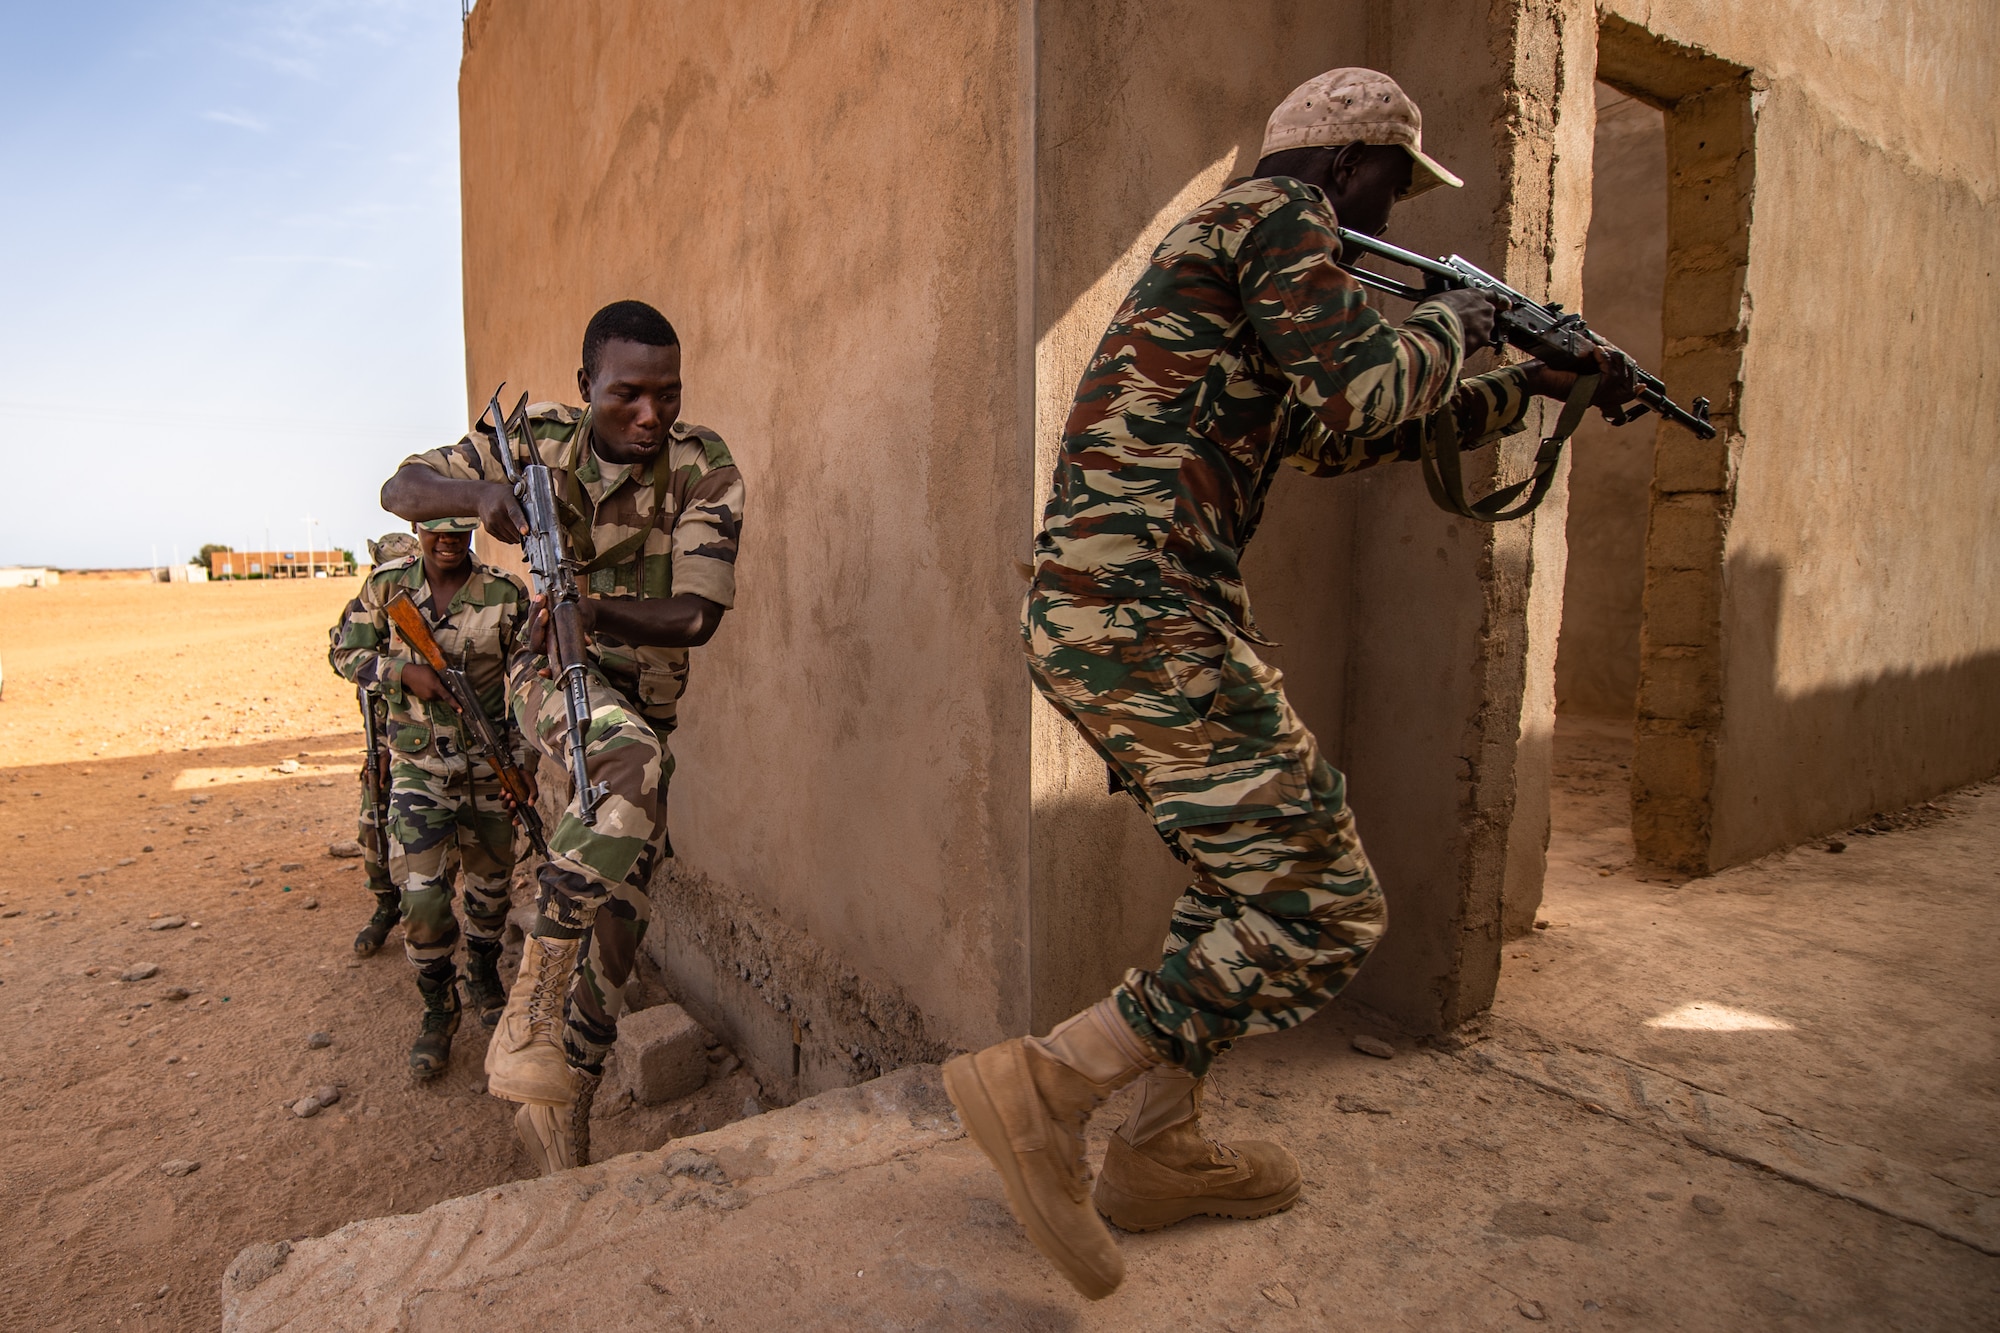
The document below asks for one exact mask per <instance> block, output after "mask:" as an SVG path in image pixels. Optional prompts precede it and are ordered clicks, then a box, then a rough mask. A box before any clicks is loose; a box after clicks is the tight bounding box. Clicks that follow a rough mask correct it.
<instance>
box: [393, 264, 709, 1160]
mask: <svg viewBox="0 0 2000 1333" xmlns="http://www.w3.org/2000/svg"><path fill="white" fill-rule="evenodd" d="M582 361H583V366H582V368H581V369H580V370H578V371H577V377H576V383H577V390H578V392H579V393H580V394H581V395H582V397H583V401H584V404H585V406H584V407H582V408H581V409H578V408H572V407H565V406H561V405H559V404H555V403H543V404H539V405H537V406H535V407H532V408H531V409H530V410H529V412H528V435H529V437H530V438H528V439H527V440H520V439H515V440H514V441H513V444H514V447H515V449H516V450H517V451H521V452H523V453H525V452H526V451H528V450H532V451H533V454H534V458H535V460H536V461H539V462H541V463H543V464H545V465H546V466H547V467H548V468H549V469H550V470H551V471H552V472H553V473H554V474H555V479H556V480H555V484H556V487H557V491H556V493H557V497H558V504H559V508H560V510H561V521H562V522H563V524H564V526H565V535H566V540H567V543H568V548H569V553H570V556H571V558H572V559H574V560H575V561H576V564H577V579H578V583H579V585H580V586H581V587H582V588H583V590H584V592H585V593H586V595H585V596H584V597H583V599H582V602H581V612H582V620H583V627H584V630H585V632H586V634H587V635H588V636H589V639H590V646H589V671H588V675H587V682H588V684H587V688H588V693H589V707H590V719H589V724H588V727H587V729H586V734H585V740H584V755H583V758H584V761H585V763H586V764H587V765H588V768H589V772H590V781H591V783H592V785H593V786H595V785H597V784H600V783H601V784H603V786H604V787H605V789H606V794H605V796H604V798H603V800H602V802H601V803H600V804H599V805H598V806H597V808H596V810H595V812H594V816H593V819H590V820H587V819H585V818H584V817H583V811H582V807H581V805H580V804H579V802H578V799H577V793H576V792H574V791H572V792H570V799H569V803H568V806H567V808H566V809H565V810H564V811H563V813H562V816H561V818H560V819H559V820H557V822H556V825H555V828H554V829H553V830H552V831H551V832H550V834H549V853H550V855H549V860H548V862H547V863H546V864H544V865H543V866H542V868H541V870H540V872H539V877H540V881H541V891H540V895H539V898H538V901H537V904H536V906H537V909H538V911H537V914H536V918H535V925H534V929H533V931H532V935H531V938H530V939H529V940H528V942H527V946H526V948H525V949H524V951H523V953H522V957H521V971H520V974H519V975H518V976H517V977H516V978H515V980H514V988H513V991H512V993H511V994H510V995H509V996H508V998H507V1009H506V1013H505V1015H504V1016H503V1017H502V1019H501V1020H500V1028H499V1031H497V1032H496V1033H494V1036H493V1040H492V1042H490V1043H489V1044H488V1046H487V1049H486V1076H487V1083H486V1087H487V1091H488V1092H491V1093H492V1094H493V1095H494V1096H496V1097H503V1098H506V1099H507V1100H509V1101H515V1102H519V1103H521V1109H520V1110H519V1111H518V1112H516V1114H515V1117H514V1124H515V1129H516V1131H517V1132H518V1133H519V1134H520V1136H521V1141H522V1145H523V1146H524V1147H525V1148H526V1149H527V1150H528V1153H529V1155H530V1156H531V1157H532V1158H533V1159H534V1160H535V1162H536V1164H537V1165H538V1166H539V1167H540V1168H541V1170H542V1171H543V1172H544V1173H547V1172H552V1171H557V1170H561V1169H564V1168H567V1167H571V1166H578V1165H581V1164H583V1163H585V1162H587V1161H589V1159H590V1138H589V1132H590V1108H591V1101H592V1098H593V1097H594V1095H595V1093H596V1090H597V1084H598V1080H599V1079H600V1078H601V1077H602V1073H603V1068H604V1057H605V1056H606V1055H607V1054H608V1053H609V1052H610V1049H611V1045H612V1043H613V1041H615V1040H616V1038H617V1030H618V1028H617V1024H618V1017H619V1015H620V1013H621V1012H622V1010H623V1008H624V993H625V986H626V983H627V982H628V981H629V980H630V978H631V975H632V966H633V963H634V962H635V961H636V959H637V956H638V948H639V941H640V939H641V937H642V936H643V935H644V933H645V929H646V922H647V920H648V917H649V915H650V901H649V899H648V898H647V896H646V886H647V882H648V881H649V880H650V878H651V877H652V873H653V867H654V866H655V864H656V863H657V862H658V859H659V858H660V857H661V856H662V855H667V854H670V853H669V851H668V847H667V784H668V781H669V779H671V778H672V776H673V771H674V760H673V755H672V753H671V751H669V749H668V748H667V737H668V735H669V734H670V733H671V732H672V731H673V729H674V722H675V715H676V711H675V710H676V708H677V706H678V703H679V700H680V696H681V691H682V690H683V689H684V688H685V687H686V685H687V671H688V650H689V649H691V648H695V647H699V646H700V645H702V644H705V643H707V642H708V640H709V638H710V637H711V636H712V635H713V634H714V633H715V630H716V627H717V626H718V625H720V624H721V623H722V616H723V612H724V611H725V610H726V609H727V608H729V607H730V606H733V605H734V604H735V598H736V548H737V537H738V533H739V531H740V529H741V525H742V516H743V478H742V475H741V474H740V473H739V472H738V471H737V468H736V463H735V460H734V459H732V458H731V457H730V455H729V450H728V449H727V447H725V446H724V444H723V442H722V440H721V438H720V437H719V436H717V435H716V434H715V433H714V432H713V431H710V430H707V429H705V428H703V427H700V426H693V425H689V424H687V423H685V422H683V421H681V420H680V406H681V347H680V339H679V337H678V336H677V335H676V334H675V333H674V329H673V326H672V325H671V324H669V323H668V322H667V321H666V319H665V318H664V317H663V316H662V315H661V314H660V312H659V311H657V310H655V309H653V308H652V307H651V306H649V305H645V304H643V303H641V302H638V301H619V302H616V303H615V304H612V305H609V306H606V307H605V308H604V309H602V310H600V311H598V312H597V314H596V315H594V316H592V317H591V320H590V323H589V324H588V325H587V326H586V327H585V329H584V334H583V356H582ZM496 447H497V442H496V440H495V439H494V437H493V434H492V432H491V431H490V430H485V429H482V430H480V431H477V432H475V433H474V434H472V435H469V436H467V437H465V438H464V439H462V440H460V441H459V442H458V443H457V444H456V445H453V446H452V447H450V448H446V449H437V450H433V451H432V452H430V453H427V454H419V455H417V456H416V457H414V458H410V459H408V460H406V461H405V462H404V463H403V466H402V467H401V468H400V469H399V470H398V471H397V473H396V475H395V476H393V477H391V478H390V479H389V482H388V484H387V485H385V486H384V487H383V488H382V505H383V507H384V508H385V509H388V510H389V511H390V512H391V513H394V514H399V515H401V516H402V517H404V518H407V519H412V520H423V519H427V518H431V517H433V516H435V515H439V514H457V513H469V512H475V511H476V512H477V513H478V514H479V517H480V521H481V523H482V524H483V526H484V527H485V529H486V531H487V532H488V534H490V535H491V536H493V537H494V538H496V539H498V540H500V541H503V542H508V543H515V542H519V541H520V540H521V537H522V534H523V532H524V531H525V530H526V527H527V517H526V515H525V514H523V512H522V511H521V507H520V505H519V504H518V503H517V502H516V500H515V497H514V492H513V490H512V488H511V487H509V486H508V485H507V483H506V482H505V480H504V479H503V478H504V469H503V468H502V467H501V465H500V461H499V458H498V455H497V454H496V453H495V449H496ZM522 461H527V460H525V459H523V460H522ZM537 620H538V624H539V623H541V621H540V613H539V612H537ZM533 651H534V653H535V654H536V655H535V656H533V657H531V658H529V659H528V660H527V661H525V662H523V663H521V664H518V665H517V666H516V667H515V668H514V670H513V673H512V677H511V679H510V682H509V695H508V702H509V703H510V705H511V706H512V708H513V712H514V719H515V725H517V726H518V727H519V728H520V729H521V731H522V732H523V733H524V734H525V736H526V737H527V740H528V742H529V743H530V744H531V745H533V746H534V747H535V748H536V749H537V750H539V751H541V752H542V753H543V754H544V755H546V756H548V757H549V758H550V759H551V760H553V761H554V762H555V763H556V764H558V765H559V766H561V767H562V768H563V769H564V771H568V770H569V761H570V755H569V744H570V741H569V729H568V726H567V719H566V714H565V709H564V702H563V698H564V696H563V691H562V689H561V688H560V686H559V684H558V682H557V681H556V680H555V679H553V678H552V674H553V673H552V672H551V669H550V667H549V663H548V660H547V659H546V657H543V656H541V654H542V653H543V652H544V651H546V649H545V646H544V645H543V644H542V642H541V641H540V638H539V636H537V637H536V639H535V641H534V643H533Z"/></svg>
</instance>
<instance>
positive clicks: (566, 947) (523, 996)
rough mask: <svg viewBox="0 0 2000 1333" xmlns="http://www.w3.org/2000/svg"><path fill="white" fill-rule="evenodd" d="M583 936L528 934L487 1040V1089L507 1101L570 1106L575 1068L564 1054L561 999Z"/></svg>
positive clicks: (572, 1097)
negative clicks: (517, 968) (503, 1005)
mask: <svg viewBox="0 0 2000 1333" xmlns="http://www.w3.org/2000/svg"><path fill="white" fill-rule="evenodd" d="M578 944H579V941H577V940H559V939H552V938H549V937H547V936H541V935H530V936H529V937H528V938H527V940H526V942H525V943H524V944H523V946H522V948H521V971H520V973H519V975H517V976H516V977H515V978H514V989H513V990H511V991H509V992H508V993H507V1008H506V1009H505V1010H504V1011H503V1012H502V1013H501V1015H500V1023H499V1026H498V1027H496V1028H495V1029H494V1032H493V1040H492V1041H490V1042H488V1043H487V1044H486V1090H487V1091H488V1092H490V1093H492V1094H493V1095H494V1096H495V1097H505V1098H506V1099H507V1100H508V1101H514V1102H532V1103H540V1104H541V1105H543V1106H568V1105H569V1104H570V1103H571V1102H573V1101H575V1100H576V1074H575V1071H573V1070H572V1069H571V1068H570V1067H569V1058H568V1057H567V1056H565V1055H564V1054H563V1045H562V1025H563V1001H564V999H565V998H567V996H568V995H569V985H570V977H571V975H572V974H573V973H574V972H575V971H576V952H577V946H578Z"/></svg>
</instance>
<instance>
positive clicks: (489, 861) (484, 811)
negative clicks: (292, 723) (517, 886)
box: [389, 757, 514, 977]
mask: <svg viewBox="0 0 2000 1333" xmlns="http://www.w3.org/2000/svg"><path fill="white" fill-rule="evenodd" d="M461 871H462V872H463V886H462V887H463V891H464V903H463V910H464V913H465V935H466V937H467V939H468V940H476V941H485V942H490V943H493V944H498V943H499V941H500V932H501V929H502V927H504V926H505V925H506V924H507V906H508V898H507V885H508V883H509V881H510V880H511V879H512V877H513V873H514V821H513V818H512V817H511V816H510V815H509V814H508V812H507V806H506V803H505V802H504V801H503V799H502V798H501V794H500V782H499V779H498V778H496V777H495V776H494V775H493V770H492V769H491V768H489V767H488V766H487V763H486V761H485V760H484V759H480V760H478V761H477V762H476V763H475V764H473V765H472V766H471V768H470V769H460V770H459V771H457V772H455V773H438V772H435V771H434V770H432V769H431V768H429V767H426V766H424V765H421V764H417V763H412V762H411V761H409V760H408V759H405V758H401V757H398V758H397V759H396V760H395V761H394V762H393V763H391V764H390V766H389V876H390V878H391V880H393V881H394V882H395V884H396V885H397V886H398V887H399V888H400V889H401V891H402V909H403V949H404V952H406V953H407V954H408V955H409V959H410V962H411V963H412V964H413V965H415V967H416V969H417V970H418V971H419V972H421V973H425V974H426V975H430V976H436V977H448V976H453V975H456V969H455V968H454V966H453V964H452V951H453V950H454V949H455V948H456V947H457V944H458V938H459V927H458V921H457V918H456V917H455V916H454V915H453V912H452V898H453V894H454V889H455V888H456V887H458V883H457V882H458V881H459V879H460V872H461Z"/></svg>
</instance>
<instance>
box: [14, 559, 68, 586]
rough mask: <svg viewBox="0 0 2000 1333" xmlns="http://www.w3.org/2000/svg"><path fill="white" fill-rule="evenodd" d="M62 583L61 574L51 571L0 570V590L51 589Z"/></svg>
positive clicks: (16, 567)
mask: <svg viewBox="0 0 2000 1333" xmlns="http://www.w3.org/2000/svg"><path fill="white" fill-rule="evenodd" d="M61 582H62V574H61V573H60V572H59V571H57V570H53V569H31V568H28V567H26V566H19V565H17V566H15V567H13V568H11V569H0V588H53V587H55V586H56V585H57V584H58V583H61Z"/></svg>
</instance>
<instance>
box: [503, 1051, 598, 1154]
mask: <svg viewBox="0 0 2000 1333" xmlns="http://www.w3.org/2000/svg"><path fill="white" fill-rule="evenodd" d="M575 1072H576V1080H577V1085H576V1098H575V1100H573V1101H572V1102H570V1104H569V1105H567V1106H550V1105H547V1104H545V1103H541V1102H529V1103H528V1104H527V1105H525V1106H523V1107H522V1108H521V1109H520V1110H518V1111H516V1112H514V1133H515V1134H517V1135H518V1136H520V1139H521V1146H522V1147H524V1148H526V1149H527V1150H528V1158H529V1160H530V1161H532V1162H534V1164H535V1170H537V1171H539V1172H540V1173H541V1174H543V1175H545V1176H552V1175H554V1174H555V1173H556V1172H558V1171H567V1170H569V1169H570V1168H571V1167H576V1166H589V1165H590V1108H591V1106H592V1105H593V1104H594V1103H595V1102H596V1100H597V1085H598V1084H600V1083H602V1082H603V1081H604V1076H603V1075H602V1074H586V1073H584V1072H583V1071H582V1070H577V1071H575Z"/></svg>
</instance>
